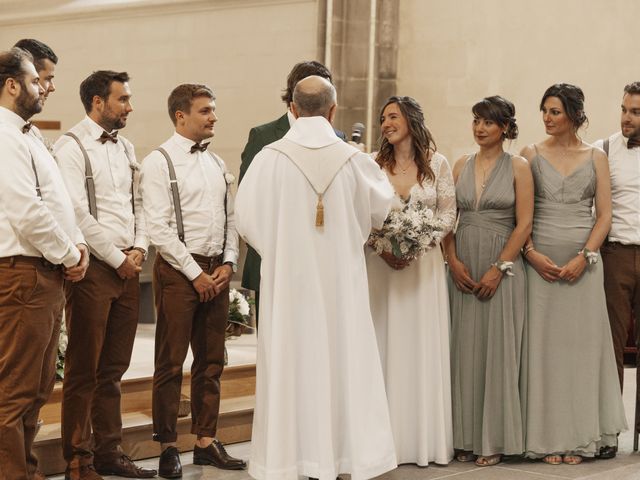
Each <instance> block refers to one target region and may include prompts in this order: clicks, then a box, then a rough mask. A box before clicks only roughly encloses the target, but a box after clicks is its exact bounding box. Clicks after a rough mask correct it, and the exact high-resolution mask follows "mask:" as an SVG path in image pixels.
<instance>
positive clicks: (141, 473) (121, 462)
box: [93, 455, 158, 478]
mask: <svg viewBox="0 0 640 480" xmlns="http://www.w3.org/2000/svg"><path fill="white" fill-rule="evenodd" d="M93 464H94V465H95V467H96V471H97V472H98V473H99V474H100V475H117V476H119V477H126V478H153V477H155V476H156V475H157V474H158V472H157V471H156V470H150V469H148V468H142V467H138V466H137V465H136V464H135V463H133V460H131V458H130V457H128V456H126V455H122V456H121V457H119V458H116V459H114V460H112V461H110V462H105V461H100V460H98V459H97V458H95V459H94V460H93Z"/></svg>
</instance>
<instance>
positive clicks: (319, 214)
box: [316, 195, 324, 227]
mask: <svg viewBox="0 0 640 480" xmlns="http://www.w3.org/2000/svg"><path fill="white" fill-rule="evenodd" d="M316 227H324V205H322V195H318V205H316Z"/></svg>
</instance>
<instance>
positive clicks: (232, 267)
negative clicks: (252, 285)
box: [223, 262, 238, 273]
mask: <svg viewBox="0 0 640 480" xmlns="http://www.w3.org/2000/svg"><path fill="white" fill-rule="evenodd" d="M223 265H229V266H230V267H231V271H232V272H233V273H236V272H237V271H238V266H237V265H236V264H235V263H233V262H224V264H223Z"/></svg>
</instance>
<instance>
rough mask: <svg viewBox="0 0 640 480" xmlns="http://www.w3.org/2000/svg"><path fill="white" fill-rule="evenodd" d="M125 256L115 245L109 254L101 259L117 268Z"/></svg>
mask: <svg viewBox="0 0 640 480" xmlns="http://www.w3.org/2000/svg"><path fill="white" fill-rule="evenodd" d="M126 258H127V256H126V255H125V254H124V253H123V252H121V251H120V250H118V249H117V248H116V247H113V250H112V251H111V253H109V255H108V256H107V257H106V258H104V259H103V260H104V261H105V262H107V263H108V264H109V265H110V266H111V267H113V268H114V269H117V268H118V267H119V266H120V265H122V262H124V261H125V259H126Z"/></svg>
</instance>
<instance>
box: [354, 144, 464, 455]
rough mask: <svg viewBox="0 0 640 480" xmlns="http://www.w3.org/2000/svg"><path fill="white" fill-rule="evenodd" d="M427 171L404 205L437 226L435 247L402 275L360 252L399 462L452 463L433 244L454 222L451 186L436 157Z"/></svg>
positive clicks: (439, 262) (439, 277)
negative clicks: (423, 210) (418, 208)
mask: <svg viewBox="0 0 640 480" xmlns="http://www.w3.org/2000/svg"><path fill="white" fill-rule="evenodd" d="M431 168H432V170H433V172H434V173H435V176H436V178H435V180H434V181H429V180H424V181H423V185H422V186H420V185H419V184H416V185H414V186H413V187H412V188H411V191H410V194H411V195H410V197H409V199H408V200H407V201H406V202H408V204H409V208H411V206H412V205H415V204H416V203H417V202H418V201H422V202H424V203H425V204H426V205H427V206H428V207H429V208H430V209H431V210H432V211H433V213H434V220H436V219H437V218H439V219H440V220H441V221H442V222H443V223H444V224H445V226H446V228H445V230H444V231H443V232H442V233H441V234H439V238H438V244H437V245H436V246H435V247H433V248H432V249H430V250H428V251H427V252H426V253H425V254H423V255H422V256H421V257H419V258H417V259H416V260H414V261H412V262H411V263H410V264H409V266H407V267H406V268H404V269H402V270H394V269H392V268H391V267H390V266H389V265H387V263H386V262H385V261H384V260H382V258H381V257H379V256H378V255H377V254H376V253H375V251H374V250H373V249H371V248H369V247H366V248H367V269H368V275H369V293H370V303H371V313H372V316H373V322H374V325H375V329H376V335H377V339H378V346H379V349H380V357H381V360H382V368H383V371H384V377H385V384H386V389H387V398H388V400H389V411H390V416H391V427H392V430H393V438H394V441H395V446H396V454H397V457H398V463H399V464H400V463H416V464H418V465H428V464H429V463H431V462H435V463H438V464H447V463H449V462H450V461H451V459H452V458H453V433H452V418H451V377H450V368H449V296H448V293H447V274H446V271H445V265H444V259H443V257H442V252H441V250H440V245H439V243H440V242H439V241H440V240H441V239H442V237H444V236H445V235H446V234H447V233H448V232H449V231H450V230H451V229H452V228H453V225H454V223H455V217H456V200H455V186H454V183H453V177H452V175H451V169H450V167H449V164H448V162H447V160H446V159H445V158H444V157H443V156H442V155H440V154H438V153H436V154H435V155H434V156H433V158H432V161H431ZM397 200H399V201H401V202H402V201H403V200H402V199H401V198H400V197H399V196H398V198H397Z"/></svg>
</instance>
